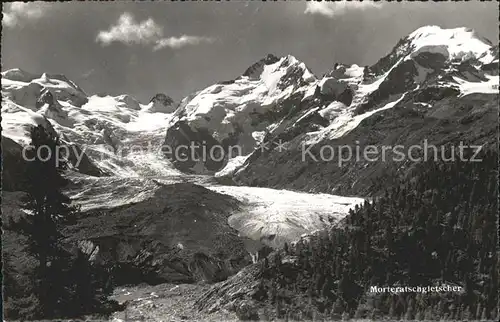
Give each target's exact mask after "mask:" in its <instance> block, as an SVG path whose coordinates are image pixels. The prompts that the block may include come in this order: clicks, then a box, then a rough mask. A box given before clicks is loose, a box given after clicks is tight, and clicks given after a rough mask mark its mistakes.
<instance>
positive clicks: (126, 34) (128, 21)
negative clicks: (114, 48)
mask: <svg viewBox="0 0 500 322" xmlns="http://www.w3.org/2000/svg"><path fill="white" fill-rule="evenodd" d="M162 35H163V28H162V27H161V26H160V25H158V24H157V23H156V22H154V20H153V19H151V18H149V19H148V20H145V21H142V22H140V23H138V22H136V21H135V19H134V17H133V16H132V15H131V14H130V13H128V12H125V13H123V14H122V15H121V16H120V18H118V21H117V23H116V24H115V25H113V26H111V27H110V28H109V30H108V31H100V32H99V34H98V35H97V41H98V42H101V43H102V44H103V45H109V44H111V43H112V42H121V43H124V44H127V45H133V44H142V45H149V44H152V43H155V42H156V41H157V40H158V38H160V37H161V36H162Z"/></svg>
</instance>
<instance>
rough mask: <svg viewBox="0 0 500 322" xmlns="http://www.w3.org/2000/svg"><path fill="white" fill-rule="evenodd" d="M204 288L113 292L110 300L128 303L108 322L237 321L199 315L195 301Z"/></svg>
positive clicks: (227, 315) (229, 315)
mask: <svg viewBox="0 0 500 322" xmlns="http://www.w3.org/2000/svg"><path fill="white" fill-rule="evenodd" d="M209 287H210V285H208V284H177V285H176V284H168V283H167V284H160V285H155V286H150V285H137V286H130V287H128V286H126V287H119V288H117V289H115V291H114V293H113V296H112V298H113V299H115V300H117V301H118V302H119V303H124V302H126V301H128V304H127V307H126V309H125V310H124V311H122V312H116V313H114V314H113V316H112V317H111V318H110V321H112V322H126V321H151V322H154V321H162V322H163V321H165V322H167V321H172V322H173V321H214V322H215V321H238V318H237V317H236V314H235V313H234V312H228V311H223V310H221V311H218V312H214V313H212V314H206V313H201V312H198V310H196V308H195V307H194V302H195V300H196V299H197V298H198V297H199V296H200V295H201V294H202V293H203V292H205V291H207V290H208V289H209Z"/></svg>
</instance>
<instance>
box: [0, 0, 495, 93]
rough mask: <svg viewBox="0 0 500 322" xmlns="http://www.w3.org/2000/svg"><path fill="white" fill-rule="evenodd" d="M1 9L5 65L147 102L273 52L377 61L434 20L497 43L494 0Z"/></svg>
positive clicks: (323, 67)
mask: <svg viewBox="0 0 500 322" xmlns="http://www.w3.org/2000/svg"><path fill="white" fill-rule="evenodd" d="M3 13H4V19H3V21H2V24H3V27H4V28H3V35H2V69H3V70H7V69H10V68H16V67H17V68H21V69H24V70H26V71H29V72H34V73H41V72H48V73H61V74H65V75H66V76H68V78H70V79H72V80H73V81H75V82H76V83H77V84H78V85H80V86H81V87H82V88H83V89H84V90H85V91H86V92H87V93H88V94H95V93H109V94H111V95H119V94H123V93H128V94H131V95H133V96H135V97H137V98H138V99H140V100H141V101H143V102H145V101H148V100H149V99H150V98H151V97H152V96H153V95H154V94H156V93H160V92H161V93H165V94H167V95H170V96H172V97H173V98H174V99H175V100H179V99H181V98H182V97H184V96H185V95H187V94H189V93H191V92H193V91H195V90H198V89H202V88H204V87H206V86H208V85H211V84H213V83H215V82H218V81H222V80H228V79H234V78H236V77H237V76H239V75H241V74H242V73H243V72H244V71H245V69H246V68H247V67H248V66H250V65H251V64H252V63H254V62H256V61H257V60H259V59H260V58H262V57H264V56H265V55H267V54H268V53H273V54H275V55H278V56H280V55H287V54H291V55H294V56H295V57H296V58H298V59H299V60H302V61H303V62H305V63H306V65H307V66H308V67H309V68H310V69H311V70H312V72H313V73H315V74H316V75H322V74H323V73H325V72H326V71H327V70H328V69H330V68H332V66H333V65H334V64H335V62H342V63H349V64H352V63H356V64H358V65H371V64H373V63H375V62H376V61H377V60H378V59H379V58H381V57H382V56H383V55H385V54H386V53H388V52H389V51H390V50H391V49H392V47H393V46H394V45H395V44H396V42H397V41H398V40H399V39H400V38H402V37H404V36H406V35H408V34H409V33H411V32H412V31H413V30H415V29H417V28H418V27H421V26H424V25H429V24H432V25H439V26H441V27H446V28H452V27H462V26H466V27H470V28H474V29H475V30H476V31H477V32H478V33H479V34H480V35H482V36H484V37H486V38H488V39H490V40H491V41H493V42H494V43H498V4H497V3H496V2H493V3H478V2H469V3H439V4H436V3H409V2H406V3H405V2H403V3H388V2H383V3H380V4H373V3H370V2H367V1H365V2H363V3H348V4H346V3H326V2H322V3H313V2H307V3H306V2H260V1H254V2H242V1H231V2H146V3H137V2H128V1H127V2H122V3H120V2H118V3H117V2H110V3H106V2H78V3H43V2H36V3H28V4H25V3H21V2H19V3H12V4H4V5H3Z"/></svg>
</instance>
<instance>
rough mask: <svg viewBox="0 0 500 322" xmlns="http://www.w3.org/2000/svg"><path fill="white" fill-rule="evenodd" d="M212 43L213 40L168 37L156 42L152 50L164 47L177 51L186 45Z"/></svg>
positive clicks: (196, 37)
mask: <svg viewBox="0 0 500 322" xmlns="http://www.w3.org/2000/svg"><path fill="white" fill-rule="evenodd" d="M213 42H214V39H213V38H208V37H198V36H187V35H182V36H180V37H170V38H163V39H160V40H158V41H157V42H156V45H155V46H154V50H159V49H162V48H165V47H170V48H173V49H178V48H181V47H184V46H188V45H199V44H201V43H213Z"/></svg>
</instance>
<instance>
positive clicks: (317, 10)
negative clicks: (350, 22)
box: [304, 1, 382, 18]
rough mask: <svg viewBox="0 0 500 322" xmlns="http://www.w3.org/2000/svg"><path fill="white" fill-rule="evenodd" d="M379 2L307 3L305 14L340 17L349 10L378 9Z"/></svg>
mask: <svg viewBox="0 0 500 322" xmlns="http://www.w3.org/2000/svg"><path fill="white" fill-rule="evenodd" d="M381 6H382V4H381V3H380V2H373V1H362V2H361V1H335V2H333V1H332V2H312V1H311V2H307V3H306V10H305V11H304V13H307V14H319V15H323V16H326V17H329V18H332V17H334V16H338V15H342V14H344V13H346V12H348V11H350V10H365V9H369V8H380V7H381Z"/></svg>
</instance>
